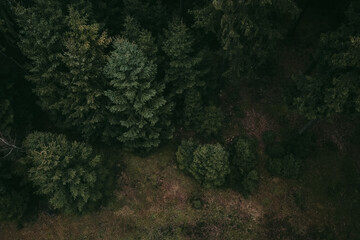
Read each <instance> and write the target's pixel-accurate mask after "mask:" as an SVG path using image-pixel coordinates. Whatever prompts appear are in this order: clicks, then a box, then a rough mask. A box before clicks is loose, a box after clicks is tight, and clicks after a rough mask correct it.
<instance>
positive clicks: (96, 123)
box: [58, 7, 111, 137]
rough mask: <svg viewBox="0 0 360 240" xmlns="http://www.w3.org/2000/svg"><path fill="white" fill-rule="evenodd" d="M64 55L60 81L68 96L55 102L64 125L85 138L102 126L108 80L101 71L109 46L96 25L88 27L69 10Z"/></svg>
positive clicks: (74, 10)
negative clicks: (63, 119)
mask: <svg viewBox="0 0 360 240" xmlns="http://www.w3.org/2000/svg"><path fill="white" fill-rule="evenodd" d="M66 23H67V25H68V29H69V30H68V31H67V32H66V33H65V40H64V43H63V44H64V46H65V52H64V53H63V54H62V55H61V60H62V62H63V63H64V66H65V67H66V68H67V71H65V72H64V76H63V78H61V80H60V81H61V85H62V86H66V88H67V91H66V92H67V94H66V96H65V97H64V98H62V99H60V100H59V102H58V105H59V108H60V109H61V110H62V114H63V115H64V116H65V117H66V123H67V124H69V125H71V126H74V127H76V128H79V129H80V130H81V132H82V134H83V135H84V136H86V137H89V136H92V135H95V134H99V131H100V130H101V128H100V127H102V125H104V121H106V120H105V119H104V107H103V102H104V100H103V98H104V90H105V87H106V86H107V81H106V79H105V76H104V75H103V72H102V68H103V66H105V63H106V55H105V50H106V48H107V46H108V45H109V44H110V41H111V40H110V38H108V37H107V34H106V32H103V31H101V29H100V26H99V24H97V23H93V24H90V23H89V20H88V19H87V17H86V16H82V15H81V14H80V12H79V11H77V10H76V9H74V8H72V7H69V15H68V16H67V18H66Z"/></svg>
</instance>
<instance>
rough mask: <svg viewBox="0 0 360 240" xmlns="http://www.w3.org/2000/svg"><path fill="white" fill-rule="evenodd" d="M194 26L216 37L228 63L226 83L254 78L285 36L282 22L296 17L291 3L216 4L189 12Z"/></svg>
mask: <svg viewBox="0 0 360 240" xmlns="http://www.w3.org/2000/svg"><path fill="white" fill-rule="evenodd" d="M192 13H193V15H194V17H195V26H196V27H200V28H204V29H205V31H207V32H213V33H214V34H216V36H217V38H218V40H219V42H220V43H221V45H222V47H223V50H224V52H225V54H226V58H227V60H228V62H229V63H228V65H229V67H228V70H227V72H226V74H225V76H226V77H228V78H229V79H238V78H239V77H242V78H244V77H245V78H249V77H254V76H256V75H257V74H258V71H259V70H260V69H261V68H262V67H264V66H265V64H266V63H268V62H269V59H270V58H271V57H272V56H273V53H274V50H275V49H276V46H277V44H278V43H279V40H281V39H282V38H283V36H284V34H285V33H286V28H285V26H284V22H288V21H284V19H286V18H291V17H295V16H296V15H297V14H298V13H299V9H298V8H297V6H296V4H295V2H294V1H293V0H269V1H263V0H255V1H237V0H215V1H210V0H209V1H208V4H207V5H205V6H204V7H203V8H200V9H197V10H194V11H192Z"/></svg>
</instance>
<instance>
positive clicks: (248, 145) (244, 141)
mask: <svg viewBox="0 0 360 240" xmlns="http://www.w3.org/2000/svg"><path fill="white" fill-rule="evenodd" d="M234 150H235V154H234V156H233V159H232V162H233V163H234V164H235V165H236V166H237V167H238V169H239V171H240V173H241V174H247V173H249V172H250V171H251V170H253V169H254V168H255V167H256V166H257V164H258V161H257V160H258V159H257V158H258V156H257V153H256V144H255V142H254V140H252V139H248V138H246V137H239V138H238V140H237V141H236V143H235V146H234Z"/></svg>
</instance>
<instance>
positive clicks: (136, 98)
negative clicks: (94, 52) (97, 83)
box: [105, 39, 173, 150]
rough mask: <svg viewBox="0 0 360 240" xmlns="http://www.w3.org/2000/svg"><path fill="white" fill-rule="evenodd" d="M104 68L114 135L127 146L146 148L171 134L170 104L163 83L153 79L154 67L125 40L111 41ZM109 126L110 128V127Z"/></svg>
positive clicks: (134, 45) (112, 133) (137, 49)
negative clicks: (110, 50)
mask: <svg viewBox="0 0 360 240" xmlns="http://www.w3.org/2000/svg"><path fill="white" fill-rule="evenodd" d="M113 45H114V51H113V52H112V53H111V55H110V57H109V60H108V63H107V65H106V67H105V74H106V76H107V77H108V78H109V79H110V85H111V88H110V89H109V90H107V91H106V92H105V95H106V96H107V97H108V98H109V100H110V105H109V110H110V112H111V113H112V115H113V116H112V118H111V119H110V120H109V121H110V124H111V125H112V127H113V128H114V129H115V130H111V131H109V132H108V133H107V136H106V137H110V138H112V137H114V136H116V137H117V139H118V140H119V141H120V142H122V143H123V144H124V145H125V146H126V147H127V148H130V149H142V150H149V149H152V148H154V147H157V146H159V144H160V142H161V139H162V138H170V137H172V132H173V130H172V127H171V125H170V121H169V118H168V115H169V113H170V110H171V106H170V105H169V104H168V103H167V102H166V100H165V99H164V97H163V90H164V84H161V83H157V82H155V81H154V78H155V74H156V66H155V64H154V63H153V62H152V61H149V60H148V59H147V58H146V57H145V56H144V54H143V53H142V52H141V51H140V50H139V48H138V46H137V45H136V44H134V43H130V42H129V41H127V40H123V39H118V40H116V41H115V42H114V44H113ZM111 129H112V128H111Z"/></svg>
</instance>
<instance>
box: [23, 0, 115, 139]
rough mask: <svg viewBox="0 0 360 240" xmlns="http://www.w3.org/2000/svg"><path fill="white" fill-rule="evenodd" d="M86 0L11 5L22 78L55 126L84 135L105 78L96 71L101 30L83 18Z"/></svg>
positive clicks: (94, 126)
mask: <svg viewBox="0 0 360 240" xmlns="http://www.w3.org/2000/svg"><path fill="white" fill-rule="evenodd" d="M88 11H89V4H88V3H87V2H85V1H79V2H77V3H76V4H71V5H69V4H66V1H65V2H59V1H56V0H51V1H44V0H36V1H34V4H33V5H32V6H31V7H27V8H26V7H23V6H18V7H17V8H16V13H17V18H18V23H19V26H21V27H22V28H21V30H20V34H21V40H20V42H19V47H20V49H21V50H22V52H23V54H24V55H25V56H26V57H27V58H28V59H29V62H28V65H27V70H28V74H27V76H26V77H27V79H28V80H29V81H31V82H32V83H33V86H34V89H33V90H34V92H35V94H36V95H37V96H38V98H39V104H40V106H41V107H42V109H43V110H44V111H46V112H47V113H49V114H50V116H51V117H52V119H54V121H56V122H57V123H58V124H59V125H60V126H62V127H66V128H74V129H75V130H78V131H79V132H81V133H82V134H83V135H84V136H85V137H89V136H91V135H94V134H95V132H98V131H99V127H100V126H99V125H101V124H102V122H103V121H104V119H103V118H102V117H103V112H102V110H101V106H102V101H103V99H102V98H103V92H104V89H105V87H106V85H107V84H106V81H105V79H104V76H103V75H102V68H103V67H104V65H105V62H106V57H105V49H106V47H107V46H108V44H109V43H110V40H109V38H108V37H107V35H106V32H103V31H102V30H101V28H100V26H99V24H97V23H93V22H91V21H90V20H89V19H88V16H87V12H88Z"/></svg>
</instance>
